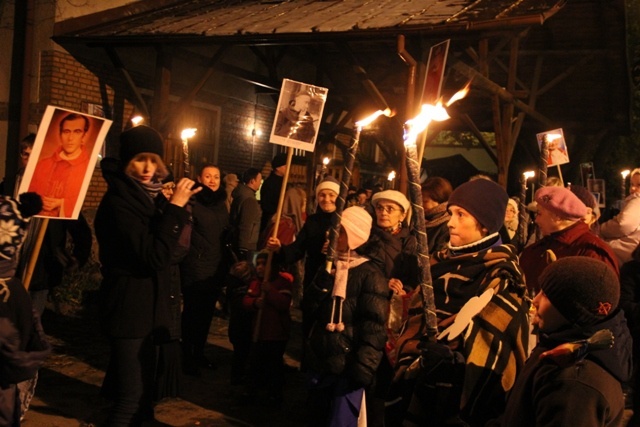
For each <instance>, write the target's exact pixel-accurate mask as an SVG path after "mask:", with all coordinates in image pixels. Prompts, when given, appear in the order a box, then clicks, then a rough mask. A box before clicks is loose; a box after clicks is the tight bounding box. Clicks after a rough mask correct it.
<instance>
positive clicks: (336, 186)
mask: <svg viewBox="0 0 640 427" xmlns="http://www.w3.org/2000/svg"><path fill="white" fill-rule="evenodd" d="M321 190H331V191H333V192H335V193H336V194H340V183H339V182H338V180H337V179H335V178H334V177H332V176H331V175H327V176H325V177H324V179H323V180H322V181H320V184H318V186H317V187H316V199H317V198H318V194H319V193H320V191H321Z"/></svg>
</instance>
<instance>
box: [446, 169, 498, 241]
mask: <svg viewBox="0 0 640 427" xmlns="http://www.w3.org/2000/svg"><path fill="white" fill-rule="evenodd" d="M508 200H509V195H508V194H507V192H506V191H504V188H502V187H501V186H499V185H498V184H496V183H495V182H493V181H490V180H488V179H474V180H473V181H467V182H465V183H464V184H462V185H460V186H459V187H458V188H456V189H455V190H453V193H451V196H450V197H449V201H448V203H447V208H449V207H450V206H454V205H455V206H460V207H461V208H463V209H465V210H466V211H467V212H469V213H470V214H471V215H473V217H474V218H475V219H476V220H477V221H478V222H479V223H480V224H482V226H483V227H485V228H486V229H487V232H488V234H493V233H497V232H498V231H499V230H500V228H501V227H502V224H503V223H504V213H505V212H506V211H507V203H508Z"/></svg>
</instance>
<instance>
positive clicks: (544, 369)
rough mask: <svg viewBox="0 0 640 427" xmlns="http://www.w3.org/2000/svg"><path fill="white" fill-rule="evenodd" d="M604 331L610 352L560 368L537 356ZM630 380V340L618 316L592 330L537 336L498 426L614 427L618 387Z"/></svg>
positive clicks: (620, 401) (619, 411) (619, 412)
mask: <svg viewBox="0 0 640 427" xmlns="http://www.w3.org/2000/svg"><path fill="white" fill-rule="evenodd" d="M601 329H609V330H610V331H611V332H613V335H614V337H615V338H614V343H613V347H612V348H609V349H603V350H596V351H592V352H590V353H587V355H586V357H585V359H584V360H580V361H578V362H576V363H573V364H570V365H569V366H559V365H558V364H556V363H554V361H552V360H551V359H549V358H545V359H543V360H542V361H540V360H539V358H540V354H541V353H543V352H544V351H547V350H551V349H553V348H555V347H557V346H558V345H560V344H563V343H566V342H573V341H578V340H583V339H587V338H589V337H590V336H591V335H592V334H593V333H594V332H596V331H599V330H601ZM630 376H631V336H630V334H629V330H628V329H627V325H626V321H625V319H624V315H623V314H622V312H621V311H620V310H618V311H616V312H615V313H613V314H612V315H611V316H610V317H609V318H607V319H605V320H604V321H602V322H600V323H598V324H596V325H594V326H591V327H578V326H575V327H573V328H565V329H563V330H560V331H556V332H553V333H551V334H540V342H539V344H538V346H537V347H536V348H534V349H533V352H532V353H531V355H530V356H529V359H528V360H527V363H526V365H525V366H524V369H523V370H522V371H521V372H520V374H519V375H518V378H517V380H516V383H515V384H514V386H513V389H512V391H511V394H510V395H509V398H508V402H507V407H506V410H505V414H504V417H503V419H502V425H503V426H505V427H506V426H525V427H526V426H568V425H575V426H618V425H621V422H622V418H623V415H624V396H623V393H622V387H621V385H620V384H621V383H624V382H626V381H628V380H629V377H630Z"/></svg>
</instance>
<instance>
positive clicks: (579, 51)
mask: <svg viewBox="0 0 640 427" xmlns="http://www.w3.org/2000/svg"><path fill="white" fill-rule="evenodd" d="M444 39H451V47H450V53H449V59H448V62H447V74H446V80H445V87H444V88H443V92H444V93H445V94H452V93H453V92H455V91H456V90H458V89H459V88H460V87H462V86H463V85H464V84H465V83H466V82H467V81H469V80H471V81H472V86H471V89H472V90H471V93H470V95H469V96H468V97H467V98H466V99H465V100H463V101H460V102H459V103H458V104H456V106H455V108H454V109H453V110H452V112H451V113H452V116H453V119H452V120H450V121H448V122H446V123H445V124H443V126H446V127H447V128H449V129H460V130H468V131H471V132H473V133H474V134H476V135H477V136H478V138H479V139H480V140H481V143H483V144H484V145H485V148H486V149H487V150H488V151H489V152H490V153H491V155H492V157H494V159H495V161H496V163H497V164H498V170H499V176H500V180H501V181H502V182H503V183H504V182H506V177H507V173H508V166H509V163H510V161H511V157H512V156H513V153H514V151H516V148H517V147H518V150H517V151H519V152H520V154H521V155H522V156H524V157H530V158H535V156H536V154H535V153H536V151H537V146H536V143H535V139H533V140H532V138H531V135H534V134H535V133H537V132H541V131H544V130H549V129H553V128H555V127H562V128H563V129H564V132H565V135H566V136H568V138H567V139H568V143H569V145H570V148H571V149H572V152H574V153H576V155H577V154H578V153H577V151H579V150H581V149H583V148H584V147H582V146H581V145H580V144H579V143H577V142H576V141H583V140H585V139H593V138H594V137H597V138H596V139H597V140H598V141H602V140H604V139H605V136H606V135H609V134H615V135H619V134H627V133H628V132H629V121H630V116H629V105H630V95H629V87H630V82H629V77H628V67H627V61H626V52H625V49H626V46H625V10H624V1H623V0H614V1H604V0H475V1H471V0H404V1H402V0H400V1H399V0H284V1H279V0H263V1H248V0H218V1H211V0H182V1H176V0H147V1H140V2H136V3H133V4H131V5H127V6H124V7H120V8H116V9H111V10H107V11H105V12H101V13H97V14H93V15H88V16H84V17H81V18H75V19H71V20H67V21H63V22H60V23H58V24H57V25H56V29H55V36H54V40H55V41H56V42H58V43H59V44H61V45H62V46H63V47H65V48H67V49H68V50H69V51H71V52H72V53H73V52H74V51H77V49H79V48H82V49H85V53H86V47H91V48H96V47H99V48H103V49H105V50H106V51H107V53H108V54H109V57H110V58H111V60H112V62H113V63H114V65H116V66H117V67H118V68H120V69H121V70H122V71H123V72H124V73H125V75H126V76H128V81H129V83H130V85H131V88H132V90H133V91H134V93H135V92H137V90H138V89H139V88H140V87H145V85H148V83H146V82H152V81H153V79H152V78H151V79H147V80H146V81H145V80H144V79H138V80H137V81H136V80H134V79H133V78H131V75H132V74H129V73H128V69H127V66H128V65H127V63H126V61H123V60H122V58H125V57H126V55H127V51H128V50H129V49H132V48H135V49H139V48H149V49H151V50H152V51H154V52H156V53H158V56H160V55H171V56H172V60H173V61H183V62H186V63H189V65H190V66H191V67H192V69H193V68H194V66H197V67H198V69H201V70H205V73H204V77H203V73H202V72H200V73H198V74H197V75H196V73H195V72H194V73H193V75H192V76H190V77H191V82H192V83H191V84H190V87H191V89H190V90H188V91H185V93H182V94H179V95H180V96H182V97H183V99H184V100H185V101H187V102H185V103H188V101H189V100H190V99H191V100H193V99H195V98H196V97H197V93H198V91H199V90H200V89H201V88H202V87H204V86H205V84H206V83H207V81H206V80H207V77H206V76H207V70H209V73H208V75H209V76H210V75H211V73H210V72H211V71H212V70H217V71H222V72H224V73H226V74H229V75H233V76H235V77H237V78H239V79H242V80H243V81H245V82H251V83H252V84H254V85H256V86H257V90H258V91H273V92H275V91H277V90H278V89H279V87H280V82H281V79H282V78H292V79H295V80H300V81H305V82H309V83H314V84H318V85H321V86H325V87H328V88H329V90H330V92H329V93H330V94H331V95H330V97H329V98H328V101H327V105H326V107H325V116H330V117H333V120H332V121H331V122H329V123H325V124H324V125H323V127H324V131H325V132H326V133H327V134H330V133H331V132H333V131H335V130H337V129H340V128H342V127H344V126H345V125H346V124H348V123H349V122H352V121H353V120H354V117H356V118H357V117H359V114H362V113H364V112H366V111H371V110H373V109H377V108H380V107H381V106H383V105H385V106H386V105H388V106H391V107H392V108H394V109H396V110H397V112H398V114H397V116H396V117H397V119H395V120H390V121H388V124H385V125H384V126H381V129H380V130H379V131H380V134H381V135H380V136H379V139H380V140H381V141H384V142H382V143H381V144H380V145H381V148H382V149H383V151H384V152H385V154H386V155H387V158H388V159H390V161H391V162H392V163H393V162H394V160H395V161H401V158H402V154H401V152H402V147H401V145H402V142H401V140H400V136H401V133H400V132H398V128H399V127H400V126H401V124H402V122H403V121H404V120H405V119H406V118H408V117H410V116H412V115H413V114H412V112H413V111H415V108H416V106H415V104H416V103H417V99H418V98H417V96H416V94H417V92H418V91H417V90H416V88H418V87H419V86H420V81H421V79H420V75H421V74H422V73H423V69H424V66H423V65H421V64H423V63H424V62H425V58H426V55H428V52H429V48H430V47H431V46H432V45H434V44H436V43H438V42H440V41H442V40H444ZM99 50H100V49H93V51H99ZM205 52H207V53H205ZM239 55H240V56H242V58H240V56H239ZM245 55H246V56H245ZM249 57H251V58H252V59H251V60H247V58H249ZM79 59H80V58H79ZM414 61H415V62H414ZM161 63H162V61H158V60H157V59H156V61H155V63H152V64H150V65H151V66H149V67H147V72H149V73H151V76H153V71H154V70H157V68H158V67H162V65H161ZM137 71H138V72H141V73H143V72H144V70H142V69H140V70H137ZM174 78H175V77H174ZM156 89H157V88H156ZM137 101H138V102H143V100H142V97H140V96H137ZM154 102H155V101H154ZM154 111H156V112H158V111H160V110H158V109H154ZM163 120H164V119H160V118H158V117H156V123H162V122H163ZM385 127H386V129H385ZM481 131H493V132H495V133H496V147H495V148H493V147H489V144H487V143H486V141H484V142H483V141H482V136H481V133H480V132H481ZM518 141H521V142H518ZM572 145H573V146H572Z"/></svg>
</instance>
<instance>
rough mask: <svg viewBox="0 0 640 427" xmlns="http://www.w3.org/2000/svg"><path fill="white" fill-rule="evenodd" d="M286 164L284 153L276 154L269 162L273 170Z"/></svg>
mask: <svg viewBox="0 0 640 427" xmlns="http://www.w3.org/2000/svg"><path fill="white" fill-rule="evenodd" d="M286 164H287V155H286V154H284V153H279V154H276V155H275V156H274V158H273V160H271V167H272V168H273V169H275V168H279V167H280V166H284V165H286Z"/></svg>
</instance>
